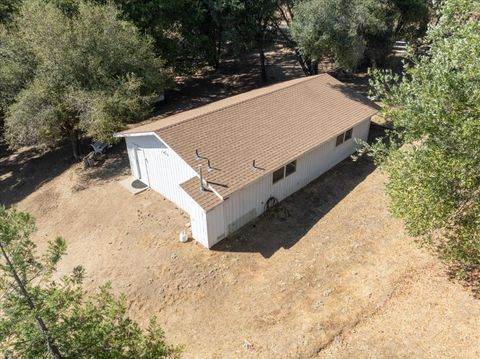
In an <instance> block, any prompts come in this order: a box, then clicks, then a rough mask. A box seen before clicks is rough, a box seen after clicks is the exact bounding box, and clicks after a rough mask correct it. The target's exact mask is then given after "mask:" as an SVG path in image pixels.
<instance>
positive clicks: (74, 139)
mask: <svg viewBox="0 0 480 359" xmlns="http://www.w3.org/2000/svg"><path fill="white" fill-rule="evenodd" d="M70 143H71V144H72V154H73V158H75V160H76V161H79V160H80V147H79V144H78V133H77V131H73V132H72V133H71V134H70Z"/></svg>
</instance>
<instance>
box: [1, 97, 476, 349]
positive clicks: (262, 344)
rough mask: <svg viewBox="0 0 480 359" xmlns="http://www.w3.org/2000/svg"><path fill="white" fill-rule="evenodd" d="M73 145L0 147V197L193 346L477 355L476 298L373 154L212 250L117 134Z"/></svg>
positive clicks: (73, 260)
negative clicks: (130, 187) (435, 250)
mask: <svg viewBox="0 0 480 359" xmlns="http://www.w3.org/2000/svg"><path fill="white" fill-rule="evenodd" d="M200 97H201V94H200ZM185 102H188V101H186V100H185ZM167 105H168V104H167ZM65 151H67V152H65ZM67 153H68V149H67V150H65V149H62V148H60V149H58V150H56V151H54V152H47V153H45V154H43V153H39V152H38V151H36V150H33V149H24V150H22V151H17V152H14V153H13V152H10V151H7V150H6V149H5V148H0V202H2V203H6V204H9V205H11V204H15V205H17V207H18V208H20V209H22V210H25V211H29V212H31V213H32V214H34V215H35V216H36V218H37V225H38V228H39V230H38V232H37V233H36V234H35V238H34V239H35V241H36V243H37V244H38V246H39V250H43V249H44V248H45V245H46V242H47V240H48V239H52V238H53V237H54V236H56V235H62V236H64V237H65V239H66V240H67V243H68V254H67V256H66V257H65V258H64V260H63V261H62V263H61V265H60V272H61V273H68V272H69V271H71V270H72V268H73V267H74V266H76V265H79V264H80V265H83V266H84V267H85V268H86V271H87V275H88V276H87V280H86V283H85V287H86V290H87V292H88V293H91V292H92V291H93V290H95V288H97V287H98V286H99V285H102V284H104V283H105V282H106V281H111V282H112V285H113V288H114V290H115V291H116V292H117V293H124V294H125V295H126V297H127V300H128V304H129V311H130V313H131V315H132V316H133V317H134V318H135V319H137V320H138V321H140V322H141V323H142V324H145V323H146V322H147V321H148V318H150V317H151V316H153V315H155V316H157V318H158V319H159V321H160V323H161V325H162V326H163V328H164V329H165V331H166V336H167V339H168V340H169V341H170V342H171V343H175V344H185V346H186V349H185V353H184V357H185V358H352V357H353V358H385V357H387V358H411V357H419V358H478V357H479V356H480V344H479V343H480V302H479V301H478V300H476V299H474V297H473V296H472V295H471V293H470V292H468V291H466V290H465V289H464V288H463V287H462V286H461V285H460V284H458V283H456V282H453V281H451V280H449V279H448V276H447V275H446V274H445V267H444V266H443V265H442V263H440V261H439V260H438V259H436V258H435V257H433V256H431V255H430V254H429V253H427V252H426V251H424V250H422V249H420V248H419V247H418V245H417V244H416V243H414V240H413V239H412V238H410V237H408V236H407V235H405V233H404V230H403V227H402V224H401V222H400V221H398V220H396V219H393V218H392V217H391V216H390V214H389V213H388V210H387V201H386V198H385V196H384V195H383V188H382V187H383V181H384V178H383V176H382V174H381V173H380V172H379V171H378V170H377V169H375V168H374V166H373V165H372V164H371V163H369V162H367V161H366V160H361V161H360V162H353V161H352V160H346V161H344V162H342V163H341V164H339V165H338V166H336V167H335V168H334V169H332V170H331V171H329V172H328V173H326V174H325V175H323V176H322V177H320V178H319V179H317V180H316V181H314V182H313V183H311V184H310V185H308V186H307V187H306V188H304V189H303V190H301V191H299V192H297V193H296V194H294V195H292V196H291V197H289V198H288V199H287V200H286V201H284V202H283V206H285V208H287V209H288V212H289V213H290V216H289V217H288V218H286V219H281V218H276V217H274V216H273V217H272V216H268V217H263V218H261V219H260V220H259V221H257V222H256V223H254V224H251V225H249V226H247V227H246V228H245V229H244V230H242V231H241V232H239V234H238V235H236V236H235V237H233V238H228V239H226V240H224V241H222V242H221V243H220V245H219V246H217V247H216V248H214V249H213V250H211V251H208V250H206V249H204V248H203V247H201V245H198V244H196V242H194V241H190V242H188V243H185V244H182V243H179V241H178V232H179V231H180V230H181V229H183V228H185V224H186V223H187V222H188V219H187V218H186V216H185V214H183V213H182V211H181V210H179V209H178V208H176V207H175V205H174V204H172V203H170V202H169V201H167V200H165V199H164V198H162V197H161V196H160V195H159V194H157V193H155V192H153V191H150V190H148V191H146V192H143V193H141V194H139V195H136V196H133V195H131V194H130V193H129V192H127V191H126V190H124V189H123V188H122V187H121V186H120V185H119V183H118V182H119V180H121V179H123V178H125V176H126V175H127V174H128V163H127V159H126V155H125V153H124V150H123V148H122V147H121V146H118V147H116V148H114V149H113V150H111V151H110V153H109V157H108V159H107V160H106V162H105V163H104V164H103V166H102V167H101V168H97V169H92V170H88V171H84V170H83V169H82V168H81V166H80V165H72V164H71V162H69V161H68V160H62V159H61V158H63V157H62V156H65V155H66V154H67Z"/></svg>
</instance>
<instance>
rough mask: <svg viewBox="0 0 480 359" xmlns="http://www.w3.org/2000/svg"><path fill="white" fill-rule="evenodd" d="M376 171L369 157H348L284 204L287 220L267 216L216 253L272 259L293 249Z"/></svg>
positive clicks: (224, 241)
mask: <svg viewBox="0 0 480 359" xmlns="http://www.w3.org/2000/svg"><path fill="white" fill-rule="evenodd" d="M374 169H375V166H374V165H373V163H372V162H371V161H369V160H368V159H366V158H361V159H360V160H358V161H356V162H354V161H353V160H352V159H351V158H348V159H346V160H344V161H342V162H341V163H339V164H338V165H337V166H335V167H334V168H332V169H331V170H329V171H328V172H326V173H324V174H323V175H322V176H320V177H319V178H317V179H316V180H314V181H313V182H311V183H310V184H308V185H307V186H306V187H304V188H302V189H301V190H299V191H298V192H296V193H294V194H292V195H291V196H290V197H288V198H286V199H285V200H284V201H282V202H280V204H279V205H280V206H281V207H283V209H284V210H286V212H287V213H288V214H289V216H288V217H287V218H284V219H282V218H276V217H275V216H269V215H263V216H261V217H259V219H258V220H256V221H255V222H252V223H250V224H247V225H246V226H245V227H243V228H242V229H240V230H239V231H238V232H237V233H235V234H234V235H232V236H231V237H228V238H226V239H224V240H223V241H221V242H220V243H219V244H217V245H216V246H214V247H213V248H212V250H214V251H220V252H248V253H252V252H253V253H260V254H261V255H262V256H263V257H264V258H270V257H271V256H272V255H273V254H275V252H277V251H278V250H279V249H280V248H284V249H289V248H291V247H293V246H294V245H295V244H296V243H297V242H298V241H299V240H300V239H302V238H303V237H304V236H305V234H306V233H307V232H308V231H309V230H310V229H311V228H312V227H313V226H314V225H315V224H316V223H317V222H318V221H319V220H320V219H321V218H322V217H323V216H325V215H326V214H327V213H328V212H329V211H330V210H331V209H332V208H333V207H335V206H336V205H337V204H338V203H339V202H340V201H341V200H342V199H343V198H344V197H345V196H347V195H348V194H349V193H350V192H351V191H352V190H353V189H354V188H355V187H356V186H357V185H358V184H360V183H361V182H362V181H363V180H364V179H365V178H366V177H367V176H368V175H369V174H370V173H371V172H373V170H374ZM267 234H268V235H267ZM265 238H268V239H267V240H265Z"/></svg>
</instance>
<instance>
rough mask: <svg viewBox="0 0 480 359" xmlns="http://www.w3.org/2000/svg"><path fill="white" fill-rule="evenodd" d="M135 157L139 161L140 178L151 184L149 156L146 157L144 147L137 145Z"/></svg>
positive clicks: (138, 172)
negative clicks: (148, 166) (148, 167)
mask: <svg viewBox="0 0 480 359" xmlns="http://www.w3.org/2000/svg"><path fill="white" fill-rule="evenodd" d="M135 158H136V162H137V175H138V179H139V180H140V181H142V182H143V183H145V184H146V185H147V186H150V181H149V180H148V169H147V158H146V157H145V152H144V151H143V149H141V148H139V147H138V146H135Z"/></svg>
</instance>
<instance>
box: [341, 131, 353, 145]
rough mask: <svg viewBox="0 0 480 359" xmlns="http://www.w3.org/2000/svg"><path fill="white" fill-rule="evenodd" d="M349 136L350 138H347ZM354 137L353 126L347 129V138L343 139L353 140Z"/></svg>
mask: <svg viewBox="0 0 480 359" xmlns="http://www.w3.org/2000/svg"><path fill="white" fill-rule="evenodd" d="M347 136H348V138H347ZM352 137H353V128H350V129H348V130H346V131H345V139H344V140H343V142H347V141H348V140H351V139H352Z"/></svg>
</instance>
